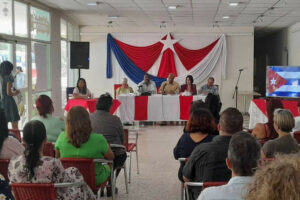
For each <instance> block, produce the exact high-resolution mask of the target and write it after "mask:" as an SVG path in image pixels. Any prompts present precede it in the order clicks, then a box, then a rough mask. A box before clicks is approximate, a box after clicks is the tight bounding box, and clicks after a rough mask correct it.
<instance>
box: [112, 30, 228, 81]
mask: <svg viewBox="0 0 300 200" xmlns="http://www.w3.org/2000/svg"><path fill="white" fill-rule="evenodd" d="M180 39H182V38H180ZM180 39H177V38H174V37H173V36H172V35H171V34H170V33H168V34H165V35H164V36H163V37H162V38H161V39H158V41H157V42H155V43H152V44H149V45H147V46H135V45H132V44H128V43H125V42H124V41H121V40H119V39H117V38H115V37H113V36H112V35H111V34H108V35H107V64H106V77H107V78H112V77H113V72H114V70H112V64H113V62H112V53H113V54H114V56H115V58H116V60H117V62H118V64H119V67H120V68H121V69H122V71H123V72H124V74H125V75H126V76H127V77H128V78H130V80H131V81H132V82H134V83H135V84H138V83H139V82H141V81H142V80H143V78H144V74H145V73H148V74H150V76H151V80H153V81H154V82H155V83H156V86H157V87H159V86H160V85H161V83H162V82H163V81H165V80H166V78H167V77H168V75H169V74H170V73H173V74H174V75H175V77H176V78H175V80H176V81H177V82H178V83H180V84H182V83H184V82H185V79H186V76H187V75H192V76H193V78H194V83H195V84H199V83H202V82H204V81H206V79H207V78H208V77H209V76H211V74H212V72H213V71H214V70H215V69H216V68H220V70H219V71H222V72H224V73H223V74H222V75H224V77H225V74H226V73H225V71H226V70H225V67H226V40H225V35H219V36H217V37H216V39H214V40H212V41H209V43H208V45H206V46H201V47H199V48H197V49H190V48H187V47H186V46H184V44H181V40H180ZM114 73H115V72H114Z"/></svg>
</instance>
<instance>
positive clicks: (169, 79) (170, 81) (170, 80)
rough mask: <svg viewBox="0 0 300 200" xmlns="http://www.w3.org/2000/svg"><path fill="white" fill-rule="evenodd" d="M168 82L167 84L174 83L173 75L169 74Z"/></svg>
mask: <svg viewBox="0 0 300 200" xmlns="http://www.w3.org/2000/svg"><path fill="white" fill-rule="evenodd" d="M168 81H169V83H173V81H174V74H173V73H170V74H169V76H168Z"/></svg>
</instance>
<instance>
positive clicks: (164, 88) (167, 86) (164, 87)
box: [158, 73, 179, 94]
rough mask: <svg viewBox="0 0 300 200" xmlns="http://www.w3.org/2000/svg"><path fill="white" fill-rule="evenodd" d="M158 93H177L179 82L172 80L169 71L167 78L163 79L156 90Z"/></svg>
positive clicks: (172, 77) (172, 76) (172, 75)
mask: <svg viewBox="0 0 300 200" xmlns="http://www.w3.org/2000/svg"><path fill="white" fill-rule="evenodd" d="M158 93H159V94H179V84H178V83H177V82H175V81H174V74H172V73H170V74H169V76H168V80H167V81H164V82H163V83H162V84H161V86H160V88H159V91H158Z"/></svg>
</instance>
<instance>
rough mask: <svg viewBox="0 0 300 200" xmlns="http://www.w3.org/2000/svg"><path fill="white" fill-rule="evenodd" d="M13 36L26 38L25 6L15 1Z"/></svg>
mask: <svg viewBox="0 0 300 200" xmlns="http://www.w3.org/2000/svg"><path fill="white" fill-rule="evenodd" d="M14 6H15V35H17V36H21V37H27V36H28V31H27V5H26V4H24V3H20V2H17V1H15V3H14Z"/></svg>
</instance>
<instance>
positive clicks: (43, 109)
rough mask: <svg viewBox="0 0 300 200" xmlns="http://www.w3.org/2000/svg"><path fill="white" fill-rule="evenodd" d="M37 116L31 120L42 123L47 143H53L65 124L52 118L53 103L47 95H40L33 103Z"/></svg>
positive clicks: (56, 118) (58, 119) (57, 118)
mask: <svg viewBox="0 0 300 200" xmlns="http://www.w3.org/2000/svg"><path fill="white" fill-rule="evenodd" d="M35 105H36V109H37V111H38V114H39V115H38V116H35V117H33V118H32V120H39V121H41V122H43V124H44V126H45V128H46V134H47V139H48V141H49V142H55V141H56V140H57V138H58V136H59V134H60V133H61V132H62V131H63V130H65V123H64V121H63V120H62V119H60V118H59V117H55V116H52V113H53V112H54V108H53V102H52V100H51V98H50V97H48V96H47V95H40V96H39V97H38V98H37V99H36V101H35Z"/></svg>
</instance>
